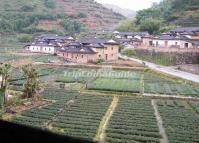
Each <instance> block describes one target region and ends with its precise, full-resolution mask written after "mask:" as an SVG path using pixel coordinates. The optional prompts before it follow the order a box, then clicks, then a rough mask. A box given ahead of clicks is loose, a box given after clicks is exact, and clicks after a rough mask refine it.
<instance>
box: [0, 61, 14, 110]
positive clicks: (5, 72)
mask: <svg viewBox="0 0 199 143" xmlns="http://www.w3.org/2000/svg"><path fill="white" fill-rule="evenodd" d="M10 74H11V65H10V64H3V65H2V66H1V67H0V75H1V77H2V79H1V89H0V92H1V93H0V95H1V96H3V97H1V99H2V100H3V101H1V102H2V106H3V107H4V105H5V104H6V103H7V89H8V85H9V79H10Z"/></svg>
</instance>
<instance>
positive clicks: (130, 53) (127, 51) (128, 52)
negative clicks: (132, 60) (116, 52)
mask: <svg viewBox="0 0 199 143" xmlns="http://www.w3.org/2000/svg"><path fill="white" fill-rule="evenodd" d="M122 54H124V55H127V56H135V55H136V51H135V50H134V49H124V50H122Z"/></svg>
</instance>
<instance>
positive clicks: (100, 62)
mask: <svg viewBox="0 0 199 143" xmlns="http://www.w3.org/2000/svg"><path fill="white" fill-rule="evenodd" d="M103 62H104V60H103V59H97V61H96V64H102V63H103Z"/></svg>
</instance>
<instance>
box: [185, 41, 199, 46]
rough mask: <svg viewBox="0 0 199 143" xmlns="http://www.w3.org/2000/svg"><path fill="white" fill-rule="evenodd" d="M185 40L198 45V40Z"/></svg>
mask: <svg viewBox="0 0 199 143" xmlns="http://www.w3.org/2000/svg"><path fill="white" fill-rule="evenodd" d="M186 41H187V42H190V43H192V44H194V45H197V46H199V40H186Z"/></svg>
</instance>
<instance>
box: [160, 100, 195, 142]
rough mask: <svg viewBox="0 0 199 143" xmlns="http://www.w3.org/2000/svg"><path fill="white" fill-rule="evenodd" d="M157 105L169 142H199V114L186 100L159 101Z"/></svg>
mask: <svg viewBox="0 0 199 143" xmlns="http://www.w3.org/2000/svg"><path fill="white" fill-rule="evenodd" d="M157 105H158V110H159V113H160V116H161V117H162V120H163V126H164V128H165V129H166V133H167V136H168V140H169V142H171V143H198V142H199V116H198V114H197V113H196V112H195V111H194V110H193V109H191V107H190V106H189V105H188V104H187V103H186V102H185V101H172V100H167V101H158V104H157Z"/></svg>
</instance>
